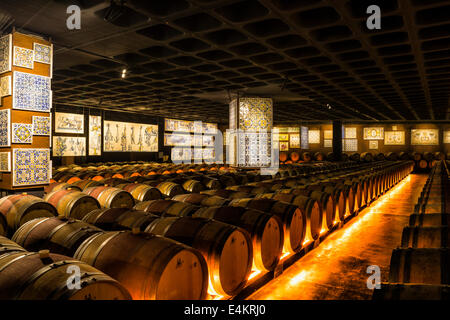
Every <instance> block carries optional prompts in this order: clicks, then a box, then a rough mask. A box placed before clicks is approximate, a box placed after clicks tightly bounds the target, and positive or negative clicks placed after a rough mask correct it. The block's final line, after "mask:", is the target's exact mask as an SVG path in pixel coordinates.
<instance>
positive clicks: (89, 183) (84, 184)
mask: <svg viewBox="0 0 450 320" xmlns="http://www.w3.org/2000/svg"><path fill="white" fill-rule="evenodd" d="M71 185H72V186H75V187H78V188H80V189H81V191H84V190H86V189H87V188H90V187H99V186H101V185H102V184H101V183H100V182H98V181H95V180H78V181H75V182H74V183H72V184H71Z"/></svg>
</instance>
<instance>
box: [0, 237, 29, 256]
mask: <svg viewBox="0 0 450 320" xmlns="http://www.w3.org/2000/svg"><path fill="white" fill-rule="evenodd" d="M25 251H27V250H25V249H24V248H23V247H21V246H20V245H19V244H17V243H16V242H14V241H12V240H9V239H8V238H6V237H3V236H0V256H1V255H3V254H5V253H9V252H25Z"/></svg>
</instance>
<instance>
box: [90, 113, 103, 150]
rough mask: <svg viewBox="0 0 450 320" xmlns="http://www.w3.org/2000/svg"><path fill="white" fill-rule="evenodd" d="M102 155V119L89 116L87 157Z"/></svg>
mask: <svg viewBox="0 0 450 320" xmlns="http://www.w3.org/2000/svg"><path fill="white" fill-rule="evenodd" d="M101 154H102V117H101V116H89V155H90V156H100V155H101Z"/></svg>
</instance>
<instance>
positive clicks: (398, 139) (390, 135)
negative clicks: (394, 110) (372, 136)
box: [384, 131, 405, 146]
mask: <svg viewBox="0 0 450 320" xmlns="http://www.w3.org/2000/svg"><path fill="white" fill-rule="evenodd" d="M404 144H405V131H385V132H384V145H385V146H396V145H397V146H402V145H404Z"/></svg>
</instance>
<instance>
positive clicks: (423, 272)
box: [373, 160, 450, 300]
mask: <svg viewBox="0 0 450 320" xmlns="http://www.w3.org/2000/svg"><path fill="white" fill-rule="evenodd" d="M449 177H450V171H449V166H448V163H446V161H442V160H439V162H438V164H437V165H436V166H435V167H434V168H433V169H432V171H431V173H430V176H429V177H428V180H427V182H426V184H425V186H424V188H423V191H422V194H421V196H420V198H419V201H418V202H419V203H418V204H417V205H416V207H415V212H414V213H413V214H412V215H411V216H410V219H409V225H408V226H406V227H405V228H404V229H403V233H402V238H401V245H400V247H399V248H396V249H394V250H393V252H392V256H391V263H390V272H389V282H388V283H383V284H382V288H381V290H375V292H374V296H373V298H374V299H389V300H392V299H400V300H429V299H431V300H442V299H448V298H449V297H450V265H449V261H450V233H449V223H450V207H449V206H448V205H449V203H448V201H449V200H448V199H449V196H450V180H449Z"/></svg>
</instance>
